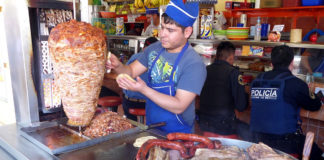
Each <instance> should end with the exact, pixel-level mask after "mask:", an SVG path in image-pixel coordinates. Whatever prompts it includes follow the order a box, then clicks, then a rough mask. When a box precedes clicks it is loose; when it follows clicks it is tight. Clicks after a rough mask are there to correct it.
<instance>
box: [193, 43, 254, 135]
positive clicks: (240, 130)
mask: <svg viewBox="0 0 324 160" xmlns="http://www.w3.org/2000/svg"><path fill="white" fill-rule="evenodd" d="M234 54H235V47H234V45H233V44H232V43H230V42H222V43H220V44H219V45H218V47H217V54H216V60H215V61H214V63H213V64H211V65H209V66H207V79H206V81H205V84H204V87H203V89H202V91H201V95H200V108H199V115H200V116H199V126H200V129H201V130H202V131H207V132H214V133H217V134H221V135H233V134H238V135H239V136H240V137H241V138H243V139H245V140H248V139H249V138H248V136H249V135H250V133H249V129H248V125H247V124H246V123H244V122H242V121H240V120H238V119H237V118H236V116H235V112H234V110H235V109H237V110H238V111H244V110H245V109H246V108H247V106H248V95H247V93H246V92H245V87H244V83H243V82H242V75H241V74H240V72H239V70H238V68H236V67H234V66H233V63H234Z"/></svg>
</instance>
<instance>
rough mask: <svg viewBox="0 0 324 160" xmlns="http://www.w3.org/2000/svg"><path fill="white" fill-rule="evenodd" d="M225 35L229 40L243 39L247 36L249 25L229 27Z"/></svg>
mask: <svg viewBox="0 0 324 160" xmlns="http://www.w3.org/2000/svg"><path fill="white" fill-rule="evenodd" d="M226 36H227V38H228V39H231V40H245V39H248V38H249V27H229V28H228V29H227V32H226Z"/></svg>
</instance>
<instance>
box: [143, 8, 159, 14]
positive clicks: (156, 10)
mask: <svg viewBox="0 0 324 160" xmlns="http://www.w3.org/2000/svg"><path fill="white" fill-rule="evenodd" d="M145 10H146V14H159V8H147V7H145Z"/></svg>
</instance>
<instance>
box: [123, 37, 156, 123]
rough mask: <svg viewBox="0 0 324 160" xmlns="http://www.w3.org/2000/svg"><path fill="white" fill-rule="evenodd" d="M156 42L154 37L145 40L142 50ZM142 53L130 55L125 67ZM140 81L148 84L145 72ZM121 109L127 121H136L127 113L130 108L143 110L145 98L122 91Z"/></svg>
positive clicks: (131, 92)
mask: <svg viewBox="0 0 324 160" xmlns="http://www.w3.org/2000/svg"><path fill="white" fill-rule="evenodd" d="M156 41H158V40H157V39H156V38H155V37H149V38H147V39H146V40H145V42H144V48H143V49H145V48H146V47H147V46H149V45H150V44H153V43H154V42H156ZM142 54H143V52H139V53H137V54H134V55H132V57H131V58H130V59H129V60H128V62H127V63H126V65H129V64H130V63H132V62H134V61H135V60H136V59H137V58H138V57H140V56H142ZM140 77H141V79H142V80H143V81H144V82H146V83H147V82H148V80H147V78H148V75H147V72H145V73H143V74H142V75H141V76H140ZM123 92H124V94H123V102H122V103H123V109H124V114H125V116H126V117H127V118H128V119H131V120H134V121H137V117H136V116H135V115H132V114H130V113H129V111H128V110H129V109H130V108H142V109H144V108H145V99H146V97H145V96H144V95H143V94H141V93H139V92H133V91H130V90H125V89H124V90H123Z"/></svg>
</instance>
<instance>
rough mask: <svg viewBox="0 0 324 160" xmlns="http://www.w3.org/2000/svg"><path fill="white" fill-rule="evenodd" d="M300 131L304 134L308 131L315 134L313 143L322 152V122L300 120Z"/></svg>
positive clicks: (323, 126) (323, 135)
mask: <svg viewBox="0 0 324 160" xmlns="http://www.w3.org/2000/svg"><path fill="white" fill-rule="evenodd" d="M301 119H302V121H303V123H302V129H303V132H304V134H306V133H307V132H308V131H312V132H314V134H315V138H314V142H315V143H317V145H318V146H319V147H320V148H321V149H322V151H324V121H319V120H314V119H309V118H304V117H302V118H301Z"/></svg>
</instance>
